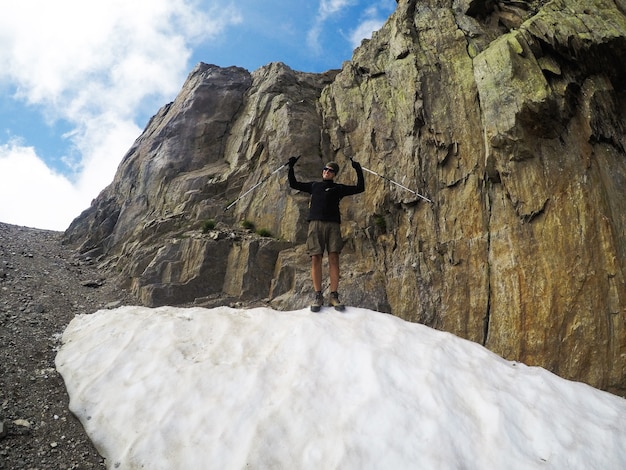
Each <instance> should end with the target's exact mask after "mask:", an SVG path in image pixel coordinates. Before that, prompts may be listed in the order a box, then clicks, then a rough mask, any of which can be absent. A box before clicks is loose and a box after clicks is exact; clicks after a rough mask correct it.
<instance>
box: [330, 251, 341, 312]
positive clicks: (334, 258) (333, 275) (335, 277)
mask: <svg viewBox="0 0 626 470" xmlns="http://www.w3.org/2000/svg"><path fill="white" fill-rule="evenodd" d="M328 271H329V276H330V305H332V306H333V307H335V309H337V310H340V311H343V310H344V309H345V307H344V305H343V304H342V303H341V302H340V301H339V294H338V293H337V289H338V288H339V253H338V252H336V251H335V252H332V253H329V254H328Z"/></svg>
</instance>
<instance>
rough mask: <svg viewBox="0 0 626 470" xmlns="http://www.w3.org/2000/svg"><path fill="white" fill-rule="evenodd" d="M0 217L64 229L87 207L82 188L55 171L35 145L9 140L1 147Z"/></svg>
mask: <svg viewBox="0 0 626 470" xmlns="http://www.w3.org/2000/svg"><path fill="white" fill-rule="evenodd" d="M0 175H2V176H1V179H2V182H1V184H0V201H2V203H1V204H0V220H1V221H3V222H7V223H11V224H15V225H25V226H33V218H32V214H37V217H36V224H37V227H39V228H48V229H53V230H63V229H65V228H66V227H67V226H68V225H69V223H70V222H71V220H72V219H73V218H74V217H76V216H77V215H78V214H80V211H81V210H82V209H84V207H81V203H80V202H79V201H80V199H81V198H80V194H79V191H78V190H77V189H76V188H75V187H74V186H73V185H72V183H71V182H70V181H69V180H68V179H67V178H65V177H64V176H62V175H59V174H57V173H54V172H53V171H52V170H50V169H49V168H48V167H47V166H46V164H45V163H44V162H43V161H42V160H41V159H39V158H38V157H37V155H36V154H35V151H34V149H33V148H32V147H24V146H20V145H19V142H15V141H12V142H9V143H8V144H5V145H1V146H0Z"/></svg>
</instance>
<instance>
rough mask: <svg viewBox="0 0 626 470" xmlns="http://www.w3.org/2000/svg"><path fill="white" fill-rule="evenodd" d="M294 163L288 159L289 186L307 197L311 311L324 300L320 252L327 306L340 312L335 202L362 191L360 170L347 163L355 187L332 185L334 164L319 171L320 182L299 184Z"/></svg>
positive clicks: (338, 232) (340, 244)
mask: <svg viewBox="0 0 626 470" xmlns="http://www.w3.org/2000/svg"><path fill="white" fill-rule="evenodd" d="M297 160H298V158H297V157H291V158H290V159H289V186H291V187H292V188H293V189H297V190H298V191H303V192H305V193H309V194H310V195H311V201H310V203H309V217H308V220H309V232H308V237H307V250H308V252H309V255H310V256H311V278H312V280H313V289H314V290H315V298H314V300H313V303H312V304H311V310H312V311H313V312H319V310H320V308H321V307H322V306H323V305H324V297H323V295H322V258H323V256H324V251H327V252H328V271H329V277H330V305H332V306H334V307H335V308H336V309H337V310H343V309H344V306H343V304H342V303H341V302H340V301H339V294H338V289H339V253H341V249H342V248H343V240H342V238H341V229H340V224H341V215H340V212H339V202H340V201H341V199H342V198H344V197H345V196H351V195H353V194H358V193H362V192H363V191H365V179H364V178H363V170H362V169H361V165H360V164H359V163H358V162H355V161H354V160H352V159H350V161H351V162H352V168H354V170H355V171H356V175H357V179H358V181H357V184H356V186H349V185H345V184H341V183H335V181H334V179H335V176H337V173H339V165H337V164H336V163H335V162H330V163H327V164H326V166H325V167H324V169H323V170H322V181H312V182H307V183H301V182H299V181H297V180H296V175H295V172H294V169H293V167H294V165H295V164H296V161H297Z"/></svg>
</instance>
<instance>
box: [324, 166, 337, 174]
mask: <svg viewBox="0 0 626 470" xmlns="http://www.w3.org/2000/svg"><path fill="white" fill-rule="evenodd" d="M324 171H330V172H331V173H335V170H334V169H333V168H329V167H327V166H325V167H324Z"/></svg>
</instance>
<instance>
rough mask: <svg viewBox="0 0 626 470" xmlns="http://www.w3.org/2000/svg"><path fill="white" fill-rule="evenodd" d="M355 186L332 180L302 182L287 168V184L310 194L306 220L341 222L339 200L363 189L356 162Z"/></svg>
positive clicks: (363, 181) (360, 173) (360, 172)
mask: <svg viewBox="0 0 626 470" xmlns="http://www.w3.org/2000/svg"><path fill="white" fill-rule="evenodd" d="M355 171H356V174H357V179H358V181H357V184H356V186H351V185H346V184H341V183H335V182H334V181H333V180H322V181H311V182H306V183H302V182H300V181H297V180H296V175H295V172H294V170H293V167H292V168H289V186H291V187H292V188H293V189H297V190H298V191H303V192H305V193H309V194H311V201H310V204H309V217H308V220H323V221H326V222H337V223H341V214H340V212H339V202H340V201H341V199H342V198H344V197H346V196H351V195H353V194H358V193H362V192H363V191H365V180H364V178H363V170H361V166H360V165H358V163H357V168H355Z"/></svg>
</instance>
